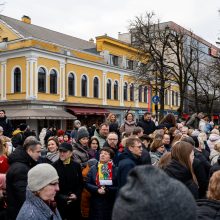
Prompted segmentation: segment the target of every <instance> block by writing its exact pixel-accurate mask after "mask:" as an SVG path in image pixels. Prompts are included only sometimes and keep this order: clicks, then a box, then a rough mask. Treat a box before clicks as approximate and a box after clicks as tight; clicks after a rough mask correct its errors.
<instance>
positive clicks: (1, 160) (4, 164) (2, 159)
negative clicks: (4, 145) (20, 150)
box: [0, 155, 9, 173]
mask: <svg viewBox="0 0 220 220" xmlns="http://www.w3.org/2000/svg"><path fill="white" fill-rule="evenodd" d="M8 168H9V164H8V158H7V157H6V156H5V155H1V156H0V173H6V172H7V171H8Z"/></svg>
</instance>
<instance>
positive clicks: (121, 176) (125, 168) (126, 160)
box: [117, 148, 141, 188]
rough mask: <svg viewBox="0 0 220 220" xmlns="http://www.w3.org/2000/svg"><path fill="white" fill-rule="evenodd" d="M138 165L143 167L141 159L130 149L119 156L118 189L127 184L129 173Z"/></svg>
mask: <svg viewBox="0 0 220 220" xmlns="http://www.w3.org/2000/svg"><path fill="white" fill-rule="evenodd" d="M137 165H141V158H137V157H135V156H134V155H133V154H132V153H131V151H130V150H129V149H128V148H125V151H124V153H122V154H121V155H120V156H119V163H118V170H117V180H118V187H119V188H121V187H122V186H124V185H125V183H126V182H127V176H128V173H129V171H130V170H131V169H132V168H134V167H135V166H137Z"/></svg>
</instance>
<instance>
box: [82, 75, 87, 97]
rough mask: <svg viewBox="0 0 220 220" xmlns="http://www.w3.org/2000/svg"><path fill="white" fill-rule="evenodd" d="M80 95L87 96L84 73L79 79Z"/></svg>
mask: <svg viewBox="0 0 220 220" xmlns="http://www.w3.org/2000/svg"><path fill="white" fill-rule="evenodd" d="M81 96H84V97H87V77H86V76H85V75H83V76H82V79H81Z"/></svg>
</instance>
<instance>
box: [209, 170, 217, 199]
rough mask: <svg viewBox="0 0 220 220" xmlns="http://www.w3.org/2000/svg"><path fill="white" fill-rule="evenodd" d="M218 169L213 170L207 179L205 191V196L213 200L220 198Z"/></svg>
mask: <svg viewBox="0 0 220 220" xmlns="http://www.w3.org/2000/svg"><path fill="white" fill-rule="evenodd" d="M219 182H220V170H218V171H216V172H214V173H213V174H212V177H211V179H210V181H209V187H208V191H207V198H208V199H213V200H220V184H219Z"/></svg>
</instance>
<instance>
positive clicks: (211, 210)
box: [197, 171, 220, 220]
mask: <svg viewBox="0 0 220 220" xmlns="http://www.w3.org/2000/svg"><path fill="white" fill-rule="evenodd" d="M219 182H220V171H216V172H215V173H214V174H213V175H212V177H211V179H210V181H209V186H208V191H207V199H201V200H198V201H197V218H198V219H204V220H213V219H216V220H217V219H219V218H220V184H219Z"/></svg>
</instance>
